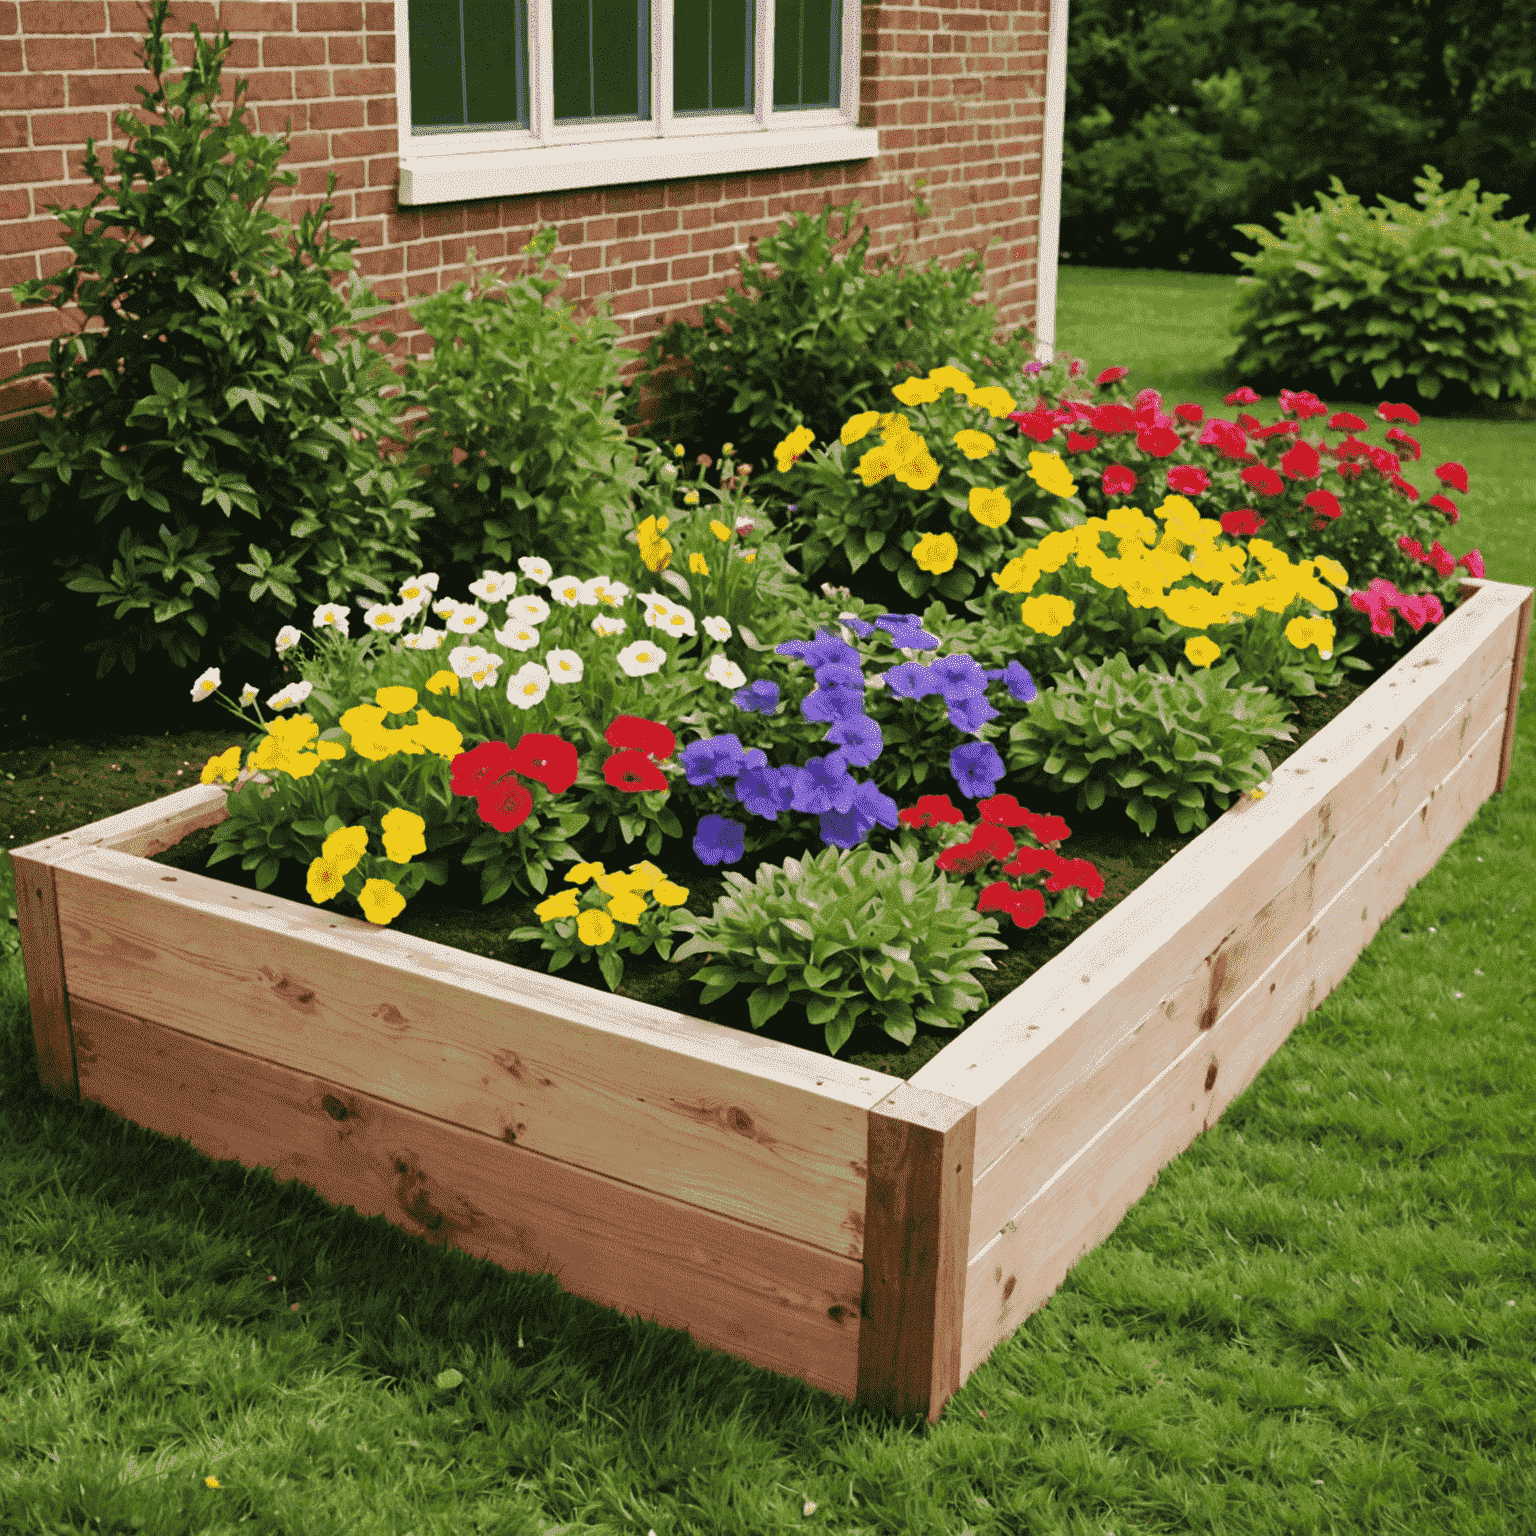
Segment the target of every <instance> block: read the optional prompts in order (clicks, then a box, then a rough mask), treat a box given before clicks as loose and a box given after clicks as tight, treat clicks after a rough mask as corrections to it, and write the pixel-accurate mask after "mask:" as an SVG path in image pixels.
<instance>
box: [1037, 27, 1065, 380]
mask: <svg viewBox="0 0 1536 1536" xmlns="http://www.w3.org/2000/svg"><path fill="white" fill-rule="evenodd" d="M1050 5H1051V30H1050V39H1049V41H1048V43H1047V45H1046V54H1045V125H1044V142H1043V143H1042V144H1041V146H1040V235H1039V240H1038V242H1037V246H1036V254H1035V357H1036V358H1037V359H1038V360H1039V361H1040V362H1042V363H1049V362H1051V361H1052V360H1053V359H1054V357H1055V356H1056V265H1057V253H1058V252H1059V251H1060V249H1061V142H1062V135H1063V132H1064V125H1065V123H1066V116H1067V0H1050Z"/></svg>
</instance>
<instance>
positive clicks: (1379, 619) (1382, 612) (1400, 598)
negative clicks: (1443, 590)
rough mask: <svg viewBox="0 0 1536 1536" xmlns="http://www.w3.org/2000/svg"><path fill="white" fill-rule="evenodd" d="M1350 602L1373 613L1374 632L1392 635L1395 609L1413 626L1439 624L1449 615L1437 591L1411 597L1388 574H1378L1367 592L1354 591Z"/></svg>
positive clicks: (1420, 627) (1417, 628) (1370, 613)
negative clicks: (1384, 575) (1446, 613)
mask: <svg viewBox="0 0 1536 1536" xmlns="http://www.w3.org/2000/svg"><path fill="white" fill-rule="evenodd" d="M1349 601H1350V605H1351V606H1352V607H1354V608H1357V609H1359V611H1360V612H1361V613H1365V614H1369V615H1370V619H1371V630H1372V632H1373V633H1374V634H1378V635H1386V636H1388V637H1390V636H1391V635H1392V634H1393V632H1394V629H1395V625H1394V623H1393V620H1392V614H1393V611H1394V610H1396V611H1397V612H1398V613H1400V614H1402V616H1403V617H1404V619H1406V620H1407V621H1408V625H1409V627H1410V628H1411V629H1415V630H1419V629H1423V627H1424V626H1425V625H1426V624H1438V623H1439V622H1440V621H1441V619H1443V618H1444V617H1445V609H1444V608H1442V607H1441V605H1440V599H1439V598H1438V597H1436V596H1435V595H1434V593H1433V592H1421V593H1419V594H1418V595H1417V596H1416V597H1410V596H1409V595H1408V594H1407V593H1406V592H1399V591H1398V590H1397V588H1396V587H1395V586H1394V585H1393V584H1392V583H1391V582H1390V581H1388V580H1386V579H1385V577H1382V576H1378V577H1377V578H1376V579H1375V580H1374V581H1373V582H1372V583H1371V584H1370V586H1369V587H1368V588H1367V589H1366V590H1365V591H1364V592H1351V593H1350V594H1349Z"/></svg>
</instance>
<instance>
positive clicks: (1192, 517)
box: [1153, 496, 1220, 527]
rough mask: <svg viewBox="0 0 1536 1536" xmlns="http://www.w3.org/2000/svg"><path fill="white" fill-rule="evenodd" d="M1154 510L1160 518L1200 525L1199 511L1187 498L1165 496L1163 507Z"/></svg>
mask: <svg viewBox="0 0 1536 1536" xmlns="http://www.w3.org/2000/svg"><path fill="white" fill-rule="evenodd" d="M1153 510H1154V511H1156V513H1157V515H1158V516H1159V517H1163V518H1169V519H1173V520H1176V521H1179V522H1184V521H1188V522H1192V523H1198V522H1199V521H1200V513H1199V511H1198V510H1197V509H1196V507H1195V504H1194V502H1192V501H1191V500H1190V499H1189V498H1188V497H1187V496H1165V497H1164V498H1163V504H1162V506H1160V507H1156V508H1154V509H1153ZM1217 526H1218V527H1220V524H1217Z"/></svg>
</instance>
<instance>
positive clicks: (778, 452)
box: [773, 427, 816, 475]
mask: <svg viewBox="0 0 1536 1536" xmlns="http://www.w3.org/2000/svg"><path fill="white" fill-rule="evenodd" d="M815 441H816V434H815V433H814V432H812V431H811V429H810V428H809V427H796V428H795V430H794V431H793V432H791V433H790V434H789V436H788V437H786V438H785V439H784V441H783V442H782V443H776V444H775V445H774V449H773V456H774V458H775V460H776V461H777V463H778V468H779V473H780V474H781V475H782V474H785V473H787V472H788V470H789V466H790V465H791V464H792V463H793V462H794V461H795V460H796V459H798V458H799V457H800V455H801V454H802V453H804V452H805V450H806V449H807V448H809V447H810V446H811V444H812V443H814V442H815Z"/></svg>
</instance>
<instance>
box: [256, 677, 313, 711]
mask: <svg viewBox="0 0 1536 1536" xmlns="http://www.w3.org/2000/svg"><path fill="white" fill-rule="evenodd" d="M314 686H315V685H314V684H313V683H289V684H288V686H287V687H286V688H284V689H282V690H281V691H280V692H278V693H274V694H273V695H272V697H271V698H270V699H268V700H267V708H268V709H293V708H294V707H295V706H297V705H299V704H302V703H303V702H304V700H305V699H307V698H308V697H309V695H310V693H311V692H312V691H313V689H314Z"/></svg>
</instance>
